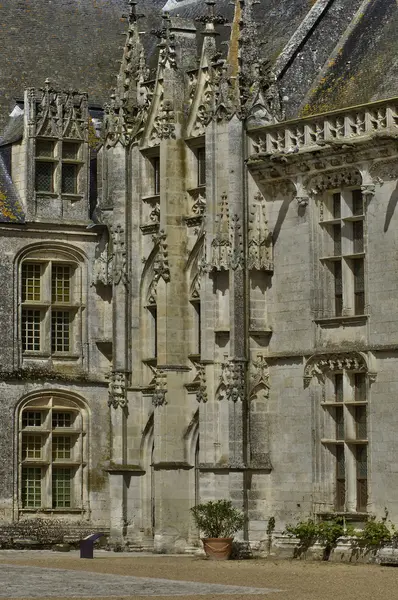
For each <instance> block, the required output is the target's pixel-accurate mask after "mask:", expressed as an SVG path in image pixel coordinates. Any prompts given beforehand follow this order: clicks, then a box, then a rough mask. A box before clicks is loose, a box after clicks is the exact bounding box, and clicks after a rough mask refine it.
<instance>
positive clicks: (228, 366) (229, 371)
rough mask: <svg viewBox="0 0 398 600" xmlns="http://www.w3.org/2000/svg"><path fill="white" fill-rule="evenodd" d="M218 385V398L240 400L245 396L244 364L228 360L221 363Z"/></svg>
mask: <svg viewBox="0 0 398 600" xmlns="http://www.w3.org/2000/svg"><path fill="white" fill-rule="evenodd" d="M221 369H222V371H221V377H220V385H219V386H218V396H219V399H220V400H223V399H225V400H232V402H237V401H238V400H240V401H242V402H243V400H244V398H245V392H246V385H245V364H244V362H240V361H236V360H229V361H226V362H224V363H222V365H221Z"/></svg>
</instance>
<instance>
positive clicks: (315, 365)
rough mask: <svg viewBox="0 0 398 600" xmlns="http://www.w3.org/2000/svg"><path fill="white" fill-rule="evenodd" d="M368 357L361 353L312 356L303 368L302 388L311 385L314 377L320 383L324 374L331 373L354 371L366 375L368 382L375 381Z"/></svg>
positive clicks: (374, 373)
mask: <svg viewBox="0 0 398 600" xmlns="http://www.w3.org/2000/svg"><path fill="white" fill-rule="evenodd" d="M369 360H371V358H370V359H369V357H368V356H367V355H366V354H365V353H363V352H356V351H352V352H341V353H335V354H334V353H333V354H314V355H313V356H311V357H310V358H309V359H308V360H307V361H306V363H305V366H304V386H305V387H307V386H308V385H309V384H310V383H311V379H312V378H313V377H314V376H315V377H317V378H318V379H319V380H320V381H322V382H323V381H324V380H325V376H326V373H328V372H333V371H343V370H346V371H355V372H358V373H367V374H368V377H369V380H370V381H371V382H373V381H374V380H375V379H376V372H375V370H373V369H372V370H371V369H370V368H369Z"/></svg>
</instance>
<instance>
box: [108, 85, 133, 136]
mask: <svg viewBox="0 0 398 600" xmlns="http://www.w3.org/2000/svg"><path fill="white" fill-rule="evenodd" d="M125 104H126V101H125V100H124V99H122V100H121V99H119V98H117V97H116V95H115V94H112V95H111V100H110V102H109V103H107V104H105V106H104V135H105V138H106V143H107V145H108V146H115V144H116V143H117V142H120V143H121V144H123V146H126V145H127V143H128V142H129V139H130V137H129V133H128V127H127V114H126V107H125Z"/></svg>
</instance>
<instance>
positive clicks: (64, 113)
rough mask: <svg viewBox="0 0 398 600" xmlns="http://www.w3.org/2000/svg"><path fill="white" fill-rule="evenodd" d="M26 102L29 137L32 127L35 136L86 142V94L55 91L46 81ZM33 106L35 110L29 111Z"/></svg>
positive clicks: (48, 81) (47, 80) (73, 91)
mask: <svg viewBox="0 0 398 600" xmlns="http://www.w3.org/2000/svg"><path fill="white" fill-rule="evenodd" d="M28 100H29V104H30V107H29V108H30V110H29V114H30V122H29V125H30V129H31V131H30V133H33V131H32V129H33V127H34V125H35V126H36V131H35V133H36V135H37V136H41V137H55V138H58V137H64V138H68V137H69V138H73V139H79V140H84V141H87V131H88V117H89V115H88V99H87V94H84V93H80V92H78V91H75V90H70V91H68V92H61V91H57V90H55V89H54V88H53V87H52V86H51V82H50V80H49V79H46V81H45V85H44V87H43V88H41V89H40V90H39V92H38V93H37V94H36V93H35V92H31V93H30V94H29V97H28ZM36 103H37V105H36ZM33 104H35V107H34V109H33V110H32V108H33Z"/></svg>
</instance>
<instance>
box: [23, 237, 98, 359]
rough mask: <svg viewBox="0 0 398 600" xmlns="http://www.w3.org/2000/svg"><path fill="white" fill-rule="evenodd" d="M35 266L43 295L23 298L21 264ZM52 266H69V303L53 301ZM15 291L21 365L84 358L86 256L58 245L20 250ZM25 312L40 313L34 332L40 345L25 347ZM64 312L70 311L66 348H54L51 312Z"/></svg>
mask: <svg viewBox="0 0 398 600" xmlns="http://www.w3.org/2000/svg"><path fill="white" fill-rule="evenodd" d="M27 264H31V265H37V266H39V268H40V285H41V290H42V292H41V293H42V296H41V298H40V300H37V299H33V300H25V301H24V300H23V296H22V293H23V269H24V265H27ZM52 266H63V267H64V266H69V267H71V278H70V281H71V289H70V299H69V300H70V301H69V302H55V301H54V300H53V298H52ZM16 269H17V272H16V274H17V278H18V282H19V284H18V293H17V315H18V323H17V340H18V344H19V349H20V352H19V358H20V364H23V365H26V364H27V363H29V362H31V361H32V360H33V361H37V360H40V361H43V360H56V361H61V362H62V361H65V360H66V361H68V362H70V361H71V360H73V361H75V362H76V361H77V362H82V361H83V346H84V343H85V342H86V338H87V331H86V329H87V317H86V310H85V309H86V305H87V277H88V275H87V264H86V260H85V256H84V255H83V254H82V253H81V252H80V251H79V250H77V249H75V248H72V247H69V246H66V245H59V244H54V245H50V244H34V245H32V246H31V247H28V248H26V249H24V250H23V251H22V253H20V255H19V256H18V257H17V260H16ZM24 311H28V312H34V313H39V315H40V317H39V318H40V323H39V326H38V330H37V332H36V333H37V335H38V336H39V337H40V340H41V342H40V344H41V345H40V347H39V348H37V347H35V348H33V349H24V348H23V341H22V334H23V314H24ZM54 311H55V313H57V312H61V313H64V312H67V313H68V314H69V318H70V322H69V340H70V346H69V349H68V350H65V351H57V350H56V349H54V347H53V342H54V341H55V340H53V339H52V337H53V336H52V335H51V331H52V322H51V321H52V313H53V312H54Z"/></svg>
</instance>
